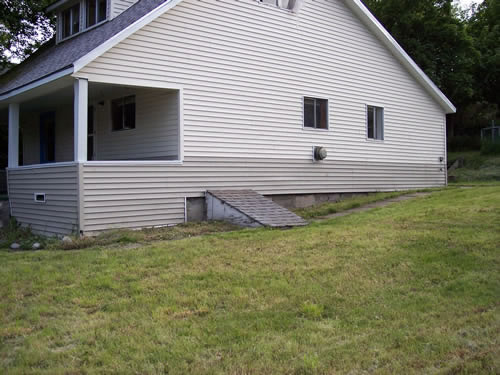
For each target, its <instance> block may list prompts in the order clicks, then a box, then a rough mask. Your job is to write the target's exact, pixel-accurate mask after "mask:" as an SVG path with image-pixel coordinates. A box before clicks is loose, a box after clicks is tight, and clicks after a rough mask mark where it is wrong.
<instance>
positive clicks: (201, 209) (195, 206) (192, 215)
mask: <svg viewBox="0 0 500 375" xmlns="http://www.w3.org/2000/svg"><path fill="white" fill-rule="evenodd" d="M186 211H187V221H189V222H199V221H206V220H207V205H206V203H205V198H187V200H186Z"/></svg>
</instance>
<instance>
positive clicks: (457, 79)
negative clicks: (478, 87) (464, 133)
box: [365, 0, 478, 105]
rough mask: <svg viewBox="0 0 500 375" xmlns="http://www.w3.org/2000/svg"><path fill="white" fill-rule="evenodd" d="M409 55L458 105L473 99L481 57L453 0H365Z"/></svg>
mask: <svg viewBox="0 0 500 375" xmlns="http://www.w3.org/2000/svg"><path fill="white" fill-rule="evenodd" d="M365 3H366V5H367V6H368V7H369V8H370V10H372V11H373V12H374V14H375V15H376V16H377V18H378V19H379V20H380V21H381V22H382V24H383V25H384V26H385V27H386V28H387V29H388V30H389V31H390V32H391V34H392V35H393V36H394V37H395V38H396V40H397V41H398V42H399V43H400V44H401V45H402V46H403V48H404V49H405V50H406V51H408V52H409V54H410V56H411V57H412V58H413V59H414V60H415V61H416V63H417V64H418V65H419V66H420V67H421V68H422V69H423V70H424V72H425V73H426V74H427V75H428V76H429V77H430V78H431V79H432V80H433V81H434V83H436V84H437V85H438V86H439V87H440V88H441V90H443V92H444V93H445V94H446V95H447V96H448V97H449V98H450V99H451V100H452V101H453V102H454V103H456V104H458V105H462V104H464V103H467V102H468V101H469V100H470V99H472V98H473V96H474V90H475V87H474V76H473V72H472V66H473V65H474V63H475V62H476V61H477V58H478V54H477V51H476V50H475V48H474V45H473V39H472V38H471V36H470V35H468V33H467V31H466V25H465V23H464V22H463V21H462V20H461V19H460V18H459V17H458V14H457V12H456V10H455V9H454V8H453V6H452V0H365Z"/></svg>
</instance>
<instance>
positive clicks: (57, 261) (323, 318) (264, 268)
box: [0, 185, 500, 374]
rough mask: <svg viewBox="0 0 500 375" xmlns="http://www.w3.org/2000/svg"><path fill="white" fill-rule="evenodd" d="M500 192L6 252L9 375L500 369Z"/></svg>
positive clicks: (2, 343) (1, 314) (2, 312)
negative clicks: (154, 237)
mask: <svg viewBox="0 0 500 375" xmlns="http://www.w3.org/2000/svg"><path fill="white" fill-rule="evenodd" d="M499 244H500V186H499V185H497V186H488V187H474V188H470V189H458V188H455V189H447V190H443V191H439V192H435V193H433V194H432V195H431V196H429V197H425V198H417V199H415V200H411V201H406V202H402V203H398V204H394V205H391V206H388V207H385V208H380V209H375V210H372V211H369V212H365V213H361V214H356V215H351V216H347V217H343V218H339V219H334V220H331V221H325V222H318V223H315V224H312V225H310V226H308V227H304V228H298V229H293V230H287V231H280V230H267V229H258V230H241V231H235V232H230V233H222V234H212V235H206V236H202V237H196V238H186V239H181V240H174V241H159V242H152V243H150V244H146V245H143V246H141V247H138V248H127V247H111V248H110V247H94V248H89V249H85V250H72V251H58V250H45V251H39V252H16V253H10V252H7V250H5V251H0V302H1V303H0V373H2V374H30V373H36V374H40V373H42V374H62V373H70V374H80V373H82V374H83V373H106V374H107V373H120V374H126V373H138V374H154V373H162V374H163V373H168V374H186V373H203V374H217V373H229V374H333V373H349V374H364V373H381V374H385V373H387V374H394V373H395V374H411V373H418V374H430V373H442V374H460V373H464V374H466V373H474V374H476V373H484V374H498V373H499V372H500V345H499V341H498V340H499V337H500V272H499V271H500V250H499Z"/></svg>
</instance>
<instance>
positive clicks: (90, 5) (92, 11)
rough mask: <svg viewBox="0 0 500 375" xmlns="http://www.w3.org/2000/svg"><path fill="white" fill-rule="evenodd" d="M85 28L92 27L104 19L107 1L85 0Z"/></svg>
mask: <svg viewBox="0 0 500 375" xmlns="http://www.w3.org/2000/svg"><path fill="white" fill-rule="evenodd" d="M85 11H86V14H87V27H90V26H94V25H95V24H98V23H99V22H102V21H104V20H105V19H106V16H107V0H87V6H86V9H85Z"/></svg>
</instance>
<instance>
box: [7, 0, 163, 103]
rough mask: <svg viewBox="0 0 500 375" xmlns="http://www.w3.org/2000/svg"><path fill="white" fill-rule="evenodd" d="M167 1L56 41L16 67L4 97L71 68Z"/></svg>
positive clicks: (148, 0)
mask: <svg viewBox="0 0 500 375" xmlns="http://www.w3.org/2000/svg"><path fill="white" fill-rule="evenodd" d="M165 1H166V0H139V1H138V2H137V3H135V4H134V5H132V6H131V7H130V8H129V9H127V10H126V11H124V12H123V13H122V14H120V15H119V16H118V17H116V18H114V19H112V20H111V21H108V22H106V23H104V24H103V25H101V26H99V27H96V28H94V29H92V30H89V31H86V32H83V33H81V34H79V35H77V36H75V37H73V38H71V39H68V40H66V41H64V42H61V43H59V44H56V42H55V37H54V38H52V39H51V40H50V41H48V42H47V43H45V44H44V45H43V46H41V47H40V49H39V50H38V51H37V52H36V53H34V54H33V55H32V56H30V57H29V58H27V59H26V60H25V61H23V62H22V63H21V64H19V65H17V66H15V67H14V68H12V70H10V71H9V72H7V73H6V74H4V75H3V76H2V77H1V79H0V94H5V93H7V92H9V91H12V90H14V89H16V88H19V87H21V86H24V85H27V84H29V83H31V82H34V81H36V80H38V79H40V78H43V77H46V76H48V75H50V74H52V73H56V72H58V71H60V70H63V69H65V68H69V67H70V66H72V65H73V63H74V62H75V61H77V60H78V59H79V58H81V57H83V56H85V55H86V54H87V53H89V52H90V51H92V50H93V49H94V48H96V47H98V46H99V45H101V44H103V43H104V42H105V41H107V40H108V39H110V38H111V37H113V36H114V35H116V34H118V33H119V32H120V31H122V30H123V29H125V28H126V27H127V26H129V25H131V24H132V23H134V22H135V21H137V20H138V19H140V18H142V17H143V16H145V15H146V14H148V13H149V12H151V11H152V10H154V9H155V8H157V7H158V6H159V5H161V4H162V3H164V2H165Z"/></svg>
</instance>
